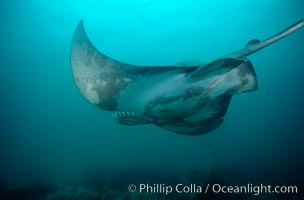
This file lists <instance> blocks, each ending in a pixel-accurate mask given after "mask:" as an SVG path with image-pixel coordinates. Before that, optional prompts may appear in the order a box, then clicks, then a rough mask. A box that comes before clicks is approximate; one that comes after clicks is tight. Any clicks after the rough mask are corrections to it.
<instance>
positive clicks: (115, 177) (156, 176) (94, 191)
mask: <svg viewBox="0 0 304 200" xmlns="http://www.w3.org/2000/svg"><path fill="white" fill-rule="evenodd" d="M84 177H85V178H84V179H83V180H82V181H76V182H71V181H66V182H65V181H58V182H52V183H45V182H44V183H42V182H40V183H37V182H36V183H32V184H27V185H22V186H18V187H16V186H14V187H7V185H5V184H4V183H2V184H1V183H0V200H151V199H153V200H185V199H189V200H198V199H206V200H210V199H215V200H217V199H225V200H226V199H231V200H239V199H240V200H247V199H248V200H252V199H261V200H263V199H267V200H271V199H288V200H289V199H290V200H300V199H301V200H302V199H304V195H303V193H301V191H299V193H298V194H262V195H253V194H223V193H217V194H215V193H213V192H208V193H207V194H205V192H204V191H203V192H201V193H197V192H188V193H177V192H175V191H173V192H171V193H170V194H167V195H165V194H164V193H157V192H154V193H153V192H152V193H151V192H149V193H147V192H142V193H140V192H139V191H135V192H130V191H128V186H129V185H130V184H134V185H136V186H138V185H139V184H141V183H147V184H150V185H152V186H153V184H156V183H161V184H164V185H166V186H168V185H169V186H176V185H177V184H179V183H183V184H184V185H190V184H191V183H195V184H196V185H201V186H206V184H208V183H209V184H215V183H218V184H221V185H244V184H246V183H247V182H248V177H246V176H245V175H244V174H240V173H238V172H236V171H227V170H225V171H223V170H215V171H214V172H212V173H203V172H201V171H199V170H193V171H192V172H190V173H189V174H187V175H186V176H183V177H181V176H174V175H168V174H166V173H163V174H160V173H157V172H155V171H154V172H152V171H148V170H138V169H128V170H110V169H98V170H92V171H90V172H89V173H87V174H86V175H85V176H84ZM246 179H247V182H246ZM251 180H252V179H251ZM252 183H253V184H257V185H258V184H260V183H259V182H258V180H256V182H254V181H253V182H252ZM301 189H302V188H299V190H301Z"/></svg>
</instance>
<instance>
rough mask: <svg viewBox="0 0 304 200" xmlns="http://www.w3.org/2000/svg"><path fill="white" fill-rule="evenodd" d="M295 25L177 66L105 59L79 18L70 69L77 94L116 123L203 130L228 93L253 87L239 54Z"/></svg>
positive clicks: (214, 122) (222, 110)
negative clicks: (201, 60)
mask: <svg viewBox="0 0 304 200" xmlns="http://www.w3.org/2000/svg"><path fill="white" fill-rule="evenodd" d="M299 24H300V25H299ZM295 26H296V27H297V28H299V27H302V26H303V21H300V22H299V23H297V24H295V25H293V26H292V27H290V28H289V29H286V30H285V32H284V31H283V32H281V33H280V34H278V35H275V36H274V37H272V38H270V39H268V40H265V41H263V42H260V41H258V40H254V42H249V43H248V45H247V46H248V47H245V48H244V49H241V50H240V51H237V52H235V53H232V54H230V55H229V56H227V57H223V58H219V59H217V60H215V61H213V62H210V63H208V64H207V65H202V66H200V65H198V66H184V67H183V66H136V65H130V64H126V63H122V62H119V61H116V60H114V59H111V58H109V57H108V56H106V55H104V54H102V53H100V52H98V50H97V49H96V48H95V47H94V46H93V44H92V43H91V42H90V40H89V39H88V37H87V35H86V33H85V31H84V27H83V22H80V23H79V24H78V26H77V28H76V30H75V32H74V35H73V40H72V46H71V65H72V71H73V75H74V79H75V82H76V84H77V86H78V88H79V90H80V92H81V94H82V95H84V97H85V98H86V99H87V100H88V101H89V102H90V103H91V104H93V105H95V106H96V107H98V108H100V109H103V110H108V111H112V112H114V114H113V116H114V119H115V120H116V121H117V122H119V123H121V124H126V125H139V124H155V125H157V126H159V127H161V128H163V129H166V130H168V131H171V132H175V133H180V134H187V135H198V134H203V133H207V132H210V131H212V130H214V129H215V128H217V127H218V126H219V125H220V124H221V123H222V122H223V116H224V115H225V114H226V111H227V109H228V106H229V103H230V100H231V97H232V95H234V94H238V93H243V92H248V91H253V90H256V89H257V81H256V74H255V72H254V69H253V66H252V64H251V63H250V61H248V60H247V59H245V57H246V56H247V55H249V54H251V53H253V52H256V51H258V50H259V49H261V48H264V47H265V46H267V45H269V44H271V43H273V42H275V41H276V40H278V39H280V38H282V37H283V36H286V35H287V33H288V34H289V33H290V32H293V31H294V30H295V28H294V27H295ZM291 29H292V31H291ZM286 32H287V33H286ZM282 35H283V36H282ZM273 38H276V40H274V39H273Z"/></svg>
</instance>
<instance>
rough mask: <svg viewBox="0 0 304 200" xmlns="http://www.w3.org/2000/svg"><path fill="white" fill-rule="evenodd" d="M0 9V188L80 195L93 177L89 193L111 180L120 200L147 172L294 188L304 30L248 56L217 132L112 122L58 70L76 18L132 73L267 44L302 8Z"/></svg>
mask: <svg viewBox="0 0 304 200" xmlns="http://www.w3.org/2000/svg"><path fill="white" fill-rule="evenodd" d="M0 5H1V6H0V22H1V23H0V24H1V28H0V30H1V31H0V36H1V37H0V44H1V45H0V52H1V54H0V55H1V59H0V62H1V67H0V78H1V84H0V91H1V98H0V106H1V112H0V119H1V121H0V130H1V133H0V185H1V186H2V187H1V188H2V189H3V188H24V187H25V188H26V187H28V186H29V185H32V184H33V183H35V184H36V185H43V184H50V183H51V184H53V183H56V184H59V183H60V184H61V185H63V187H65V185H67V184H71V183H74V184H75V183H77V184H80V185H82V184H84V183H87V182H92V181H93V179H94V177H95V178H96V177H97V178H96V181H95V182H96V185H99V186H100V187H101V185H103V184H102V183H101V182H102V181H105V182H106V184H109V182H111V183H112V185H111V187H112V188H114V189H115V188H121V191H124V190H125V192H127V191H126V186H127V185H128V184H129V182H132V181H133V179H134V176H135V177H137V180H136V181H137V182H140V181H141V180H146V179H145V178H143V177H145V176H146V175H147V174H151V172H153V173H152V174H154V177H155V180H158V179H160V178H157V177H162V179H165V178H168V177H177V179H181V180H184V179H185V178H186V177H188V176H189V174H191V173H192V174H193V170H199V171H200V173H203V174H205V176H202V178H201V179H206V176H209V177H210V176H211V177H213V176H216V175H217V176H220V177H228V178H226V179H227V180H231V181H232V180H233V179H234V178H230V175H231V171H233V173H235V174H238V177H239V179H238V180H240V182H244V183H247V182H248V181H249V180H253V179H255V180H258V181H270V182H275V183H277V184H279V183H282V184H284V183H285V182H286V184H287V183H293V184H299V183H301V181H303V178H304V175H303V171H302V169H303V167H304V163H303V156H304V155H303V152H304V147H303V139H304V136H303V128H304V125H303V119H304V118H303V111H304V106H303V102H304V90H303V85H304V82H303V80H304V79H303V78H304V75H303V74H304V73H303V72H304V64H303V63H304V37H303V36H304V30H300V31H298V32H296V33H294V34H292V35H291V36H289V37H287V38H285V39H283V40H282V41H280V42H278V43H276V44H274V45H271V46H269V47H267V48H266V49H264V50H262V51H260V52H258V53H256V54H254V55H252V56H250V57H249V59H250V60H251V61H252V63H253V64H254V66H255V70H256V72H257V75H258V83H259V90H258V91H255V92H251V93H245V94H241V95H236V96H234V97H233V99H232V102H231V105H230V107H229V110H228V113H227V115H226V117H225V121H224V123H223V125H222V126H221V127H220V128H218V129H217V130H215V131H214V132H212V133H209V134H206V135H202V136H196V137H191V136H182V135H177V134H173V133H169V132H166V131H164V130H162V129H160V128H157V127H155V126H148V125H147V126H123V125H120V124H116V123H115V122H114V121H113V120H112V114H111V113H109V112H106V111H102V110H98V109H96V108H94V107H92V106H90V105H89V104H88V103H87V102H86V101H85V100H84V98H83V97H82V96H81V95H80V93H79V92H78V90H77V88H76V86H75V84H74V82H73V78H72V74H71V68H70V63H69V48H70V41H71V37H72V33H73V31H74V29H75V26H76V25H77V23H78V22H79V21H80V20H82V19H83V20H84V22H85V28H86V30H87V33H88V35H89V37H90V39H91V40H92V41H93V43H94V44H95V45H96V47H97V48H98V49H99V50H100V51H102V52H104V53H105V54H107V55H109V56H111V57H113V58H115V59H117V60H121V61H124V62H128V63H131V64H139V65H170V64H172V63H176V62H178V61H182V60H189V59H190V60H203V61H204V60H206V61H208V60H211V59H212V58H215V57H218V56H222V55H225V54H227V53H230V52H232V51H235V50H238V49H240V48H242V47H243V46H244V45H245V44H246V43H247V42H248V41H249V40H251V39H254V38H257V39H261V40H263V39H266V38H268V37H270V36H271V35H272V34H275V33H277V32H279V31H281V30H282V29H284V28H286V27H288V26H289V25H291V24H293V23H295V22H296V21H298V20H300V19H303V18H304V14H303V8H304V4H303V2H302V1H300V0H292V1H275V0H270V1H263V0H256V1H240V0H236V1H227V0H221V1H211V0H210V1H209V0H208V1H198V0H189V1H176V0H175V1H173V0H165V1H161V0H127V1H122V0H121V1H119V0H114V1H90V2H86V1H71V0H64V1H57V0H56V1H39V0H30V1H17V0H13V1H2V2H1V3H0ZM115 170H117V171H115ZM109 171H112V173H111V172H109ZM113 171H114V172H113ZM105 174H108V175H107V177H106V175H105ZM122 174H128V176H125V178H124V182H123V181H121V180H122V179H118V178H117V176H118V175H119V176H123V175H122ZM130 174H131V175H130ZM132 174H134V176H132ZM140 174H143V175H140ZM98 175H99V176H98ZM98 177H99V178H98ZM105 177H106V178H105ZM149 177H150V176H149ZM194 177H195V176H194ZM196 177H200V176H198V175H197V176H196ZM253 177H254V178H253ZM203 181H204V180H203ZM119 185H120V186H119ZM40 190H41V189H39V191H40ZM34 193H35V192H34ZM72 193H73V192H72ZM74 193H75V192H74ZM21 196H22V195H21Z"/></svg>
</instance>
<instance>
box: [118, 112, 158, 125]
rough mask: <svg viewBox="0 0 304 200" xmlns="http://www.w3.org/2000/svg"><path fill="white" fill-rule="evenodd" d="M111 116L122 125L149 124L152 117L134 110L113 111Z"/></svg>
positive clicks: (151, 121) (152, 120)
mask: <svg viewBox="0 0 304 200" xmlns="http://www.w3.org/2000/svg"><path fill="white" fill-rule="evenodd" d="M113 118H114V120H115V121H116V122H118V123H120V124H124V125H140V124H151V123H153V122H154V119H153V118H151V117H147V116H145V115H142V114H138V113H136V112H122V111H120V112H114V113H113Z"/></svg>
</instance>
